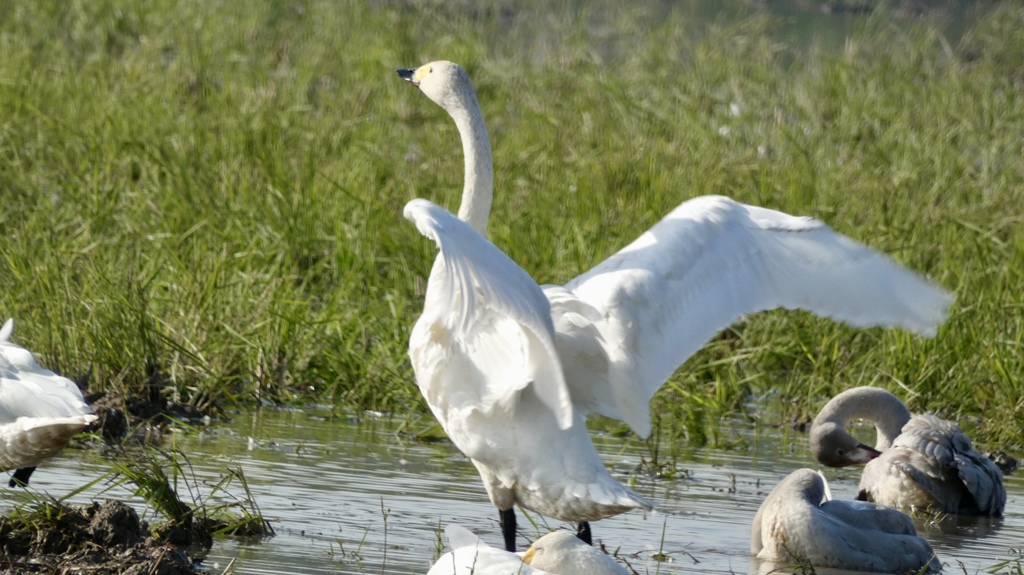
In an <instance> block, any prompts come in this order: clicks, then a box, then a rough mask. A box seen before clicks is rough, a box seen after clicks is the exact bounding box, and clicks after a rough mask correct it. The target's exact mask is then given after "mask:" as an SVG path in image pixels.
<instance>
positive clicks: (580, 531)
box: [576, 521, 594, 545]
mask: <svg viewBox="0 0 1024 575" xmlns="http://www.w3.org/2000/svg"><path fill="white" fill-rule="evenodd" d="M576 537H579V538H580V541H583V542H584V543H586V544H587V545H593V544H594V538H593V537H591V536H590V522H588V521H580V524H579V526H578V527H577V528H576Z"/></svg>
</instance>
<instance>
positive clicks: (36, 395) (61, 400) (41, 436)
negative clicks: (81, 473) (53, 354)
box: [0, 319, 96, 487]
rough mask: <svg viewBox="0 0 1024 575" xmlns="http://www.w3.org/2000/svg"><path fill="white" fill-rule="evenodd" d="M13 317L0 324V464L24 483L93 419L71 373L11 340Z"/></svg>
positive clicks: (14, 480)
mask: <svg viewBox="0 0 1024 575" xmlns="http://www.w3.org/2000/svg"><path fill="white" fill-rule="evenodd" d="M12 331H14V320H13V319H9V320H7V323H5V324H4V326H3V328H0V470H3V471H11V470H15V471H14V474H13V475H12V477H11V480H10V486H11V487H15V486H17V485H23V486H24V485H28V480H29V477H30V476H31V475H32V472H33V471H35V469H36V466H37V465H39V464H40V463H42V462H44V461H46V460H47V459H50V458H51V457H53V456H54V455H56V454H57V452H59V451H60V450H61V449H64V446H66V445H67V444H68V442H69V441H71V438H72V437H74V436H75V434H76V433H78V432H79V431H82V429H83V428H85V426H86V425H88V424H89V423H91V422H93V421H95V420H96V416H95V415H93V413H92V409H91V408H90V407H89V405H88V404H86V403H85V400H84V399H83V398H82V392H81V391H79V390H78V386H77V385H75V384H74V382H72V381H71V380H70V379H67V378H65V377H61V376H59V375H57V374H55V373H53V372H52V371H50V370H48V369H43V368H42V367H40V366H39V364H38V363H36V360H35V358H34V357H32V352H30V351H28V350H27V349H25V348H23V347H21V346H19V345H16V344H14V343H11V341H10V338H11V332H12Z"/></svg>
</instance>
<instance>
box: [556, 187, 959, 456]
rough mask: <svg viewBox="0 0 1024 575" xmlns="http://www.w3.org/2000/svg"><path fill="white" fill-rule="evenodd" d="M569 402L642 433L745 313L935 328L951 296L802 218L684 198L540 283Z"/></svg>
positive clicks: (710, 198)
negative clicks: (672, 384) (600, 258)
mask: <svg viewBox="0 0 1024 575" xmlns="http://www.w3.org/2000/svg"><path fill="white" fill-rule="evenodd" d="M544 289H545V292H546V294H547V295H548V297H549V299H550V300H551V303H552V315H553V317H554V320H555V325H556V343H557V346H558V349H559V353H560V354H561V359H562V361H563V363H564V364H565V365H566V373H567V383H568V385H569V388H570V390H571V393H572V395H573V399H574V401H575V405H576V407H577V408H582V409H584V410H587V411H596V412H599V413H602V414H603V415H607V416H609V417H612V418H615V419H620V420H622V421H625V422H626V423H628V424H629V425H630V427H632V428H633V430H634V431H636V432H637V433H638V434H640V435H641V436H647V435H648V434H649V433H650V429H651V422H650V406H649V404H650V400H651V397H652V396H653V395H654V393H655V392H656V391H657V390H658V388H659V387H661V385H662V384H663V383H664V382H665V380H666V379H668V377H669V376H670V375H672V373H673V372H674V371H675V370H676V369H677V368H678V367H679V366H680V365H682V363H683V362H685V361H686V359H687V358H689V357H690V356H691V355H693V354H694V353H695V352H696V351H697V350H699V349H700V348H701V347H703V346H704V344H705V343H706V342H707V341H708V340H709V339H711V338H712V337H713V336H714V335H715V334H716V333H717V332H718V331H720V330H722V329H724V328H725V327H727V326H729V325H730V324H732V323H733V322H735V321H736V320H737V319H738V318H740V317H741V316H743V315H745V314H749V313H753V312H757V311H763V310H769V309H774V308H778V307H783V308H790V309H804V310H808V311H810V312H812V313H814V314H817V315H820V316H825V317H829V318H833V319H836V320H840V321H843V322H846V323H848V324H850V325H853V326H856V327H865V326H900V327H903V328H906V329H909V330H911V331H915V332H919V333H922V334H924V335H929V336H930V335H934V334H935V331H936V328H937V326H938V325H940V324H941V323H942V322H943V321H945V318H946V314H947V309H948V307H949V305H950V303H951V302H952V296H951V295H950V294H949V293H948V292H947V291H945V290H943V289H942V288H940V287H938V286H936V285H934V284H932V283H931V282H929V281H928V280H926V279H924V278H922V277H920V276H918V275H917V274H915V273H914V272H912V271H909V270H907V269H905V268H903V267H901V266H900V265H899V264H897V263H896V262H895V261H893V260H892V259H891V258H889V257H888V256H886V255H884V254H881V253H879V252H877V251H875V250H873V249H871V248H868V247H866V246H864V245H862V244H860V243H858V242H856V241H854V240H852V239H850V238H847V237H845V236H843V235H841V234H838V233H836V232H834V231H832V230H831V229H830V228H829V227H828V226H826V225H825V224H824V223H822V222H820V221H818V220H815V219H813V218H807V217H794V216H790V215H787V214H784V213H781V212H776V211H772V210H768V209H764V208H757V207H753V206H747V205H744V204H740V203H737V202H735V201H733V200H730V199H729V198H725V197H720V196H705V197H700V198H696V199H693V200H690V201H687V202H684V203H683V204H681V205H680V206H679V207H677V208H676V209H675V210H673V211H672V212H671V213H670V214H668V216H666V217H665V218H664V219H663V220H662V221H661V222H659V223H658V224H657V225H655V226H654V227H652V228H651V229H650V230H649V231H647V232H646V233H644V234H643V235H641V236H640V237H639V238H638V239H637V240H636V241H634V242H633V243H632V244H630V245H629V246H627V247H626V248H624V249H623V250H621V251H619V252H618V253H616V254H615V255H613V256H612V257H610V258H608V259H607V260H605V261H604V262H602V263H600V264H598V265H597V266H596V267H594V268H593V269H591V270H590V271H588V272H586V273H584V274H583V275H581V276H579V277H578V278H576V279H574V280H572V281H571V282H570V283H569V284H567V285H566V286H565V287H564V288H560V287H557V286H545V288H544Z"/></svg>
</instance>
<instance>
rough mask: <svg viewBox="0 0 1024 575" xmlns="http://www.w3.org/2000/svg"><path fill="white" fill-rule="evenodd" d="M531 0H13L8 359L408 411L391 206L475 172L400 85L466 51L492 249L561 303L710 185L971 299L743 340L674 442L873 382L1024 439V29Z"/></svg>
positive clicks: (415, 290)
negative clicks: (757, 405) (877, 326)
mask: <svg viewBox="0 0 1024 575" xmlns="http://www.w3.org/2000/svg"><path fill="white" fill-rule="evenodd" d="M534 4H536V3H535V2H531V1H530V0H523V1H521V2H516V1H509V2H501V3H494V4H492V5H490V6H489V7H478V6H477V5H475V4H466V3H461V2H456V3H441V2H437V3H434V2H422V3H404V2H328V1H318V0H305V1H303V0H295V1H288V2H262V3H232V2H198V3H195V2H191V3H190V2H169V1H168V2H156V3H153V2H143V1H142V0H129V1H127V2H118V3H114V2H107V1H100V2H59V1H56V0H53V1H50V0H47V1H40V2H32V3H24V2H13V1H9V0H8V1H5V0H0V11H2V12H3V13H4V14H6V16H5V17H4V18H3V19H2V21H0V53H2V54H3V55H4V56H3V58H0V194H2V197H3V198H4V201H3V210H2V211H0V226H2V228H3V229H4V231H5V233H4V241H3V242H0V312H2V314H3V315H4V316H14V317H16V318H17V319H18V320H19V322H20V323H19V337H18V341H19V343H21V344H24V345H25V346H26V347H29V348H31V349H33V350H35V351H36V352H37V355H38V356H39V359H40V362H41V363H43V364H44V365H47V366H48V367H51V368H53V369H55V370H57V371H60V372H62V373H64V374H67V375H69V376H76V375H82V374H86V373H89V374H90V377H89V381H88V386H89V388H90V390H91V391H94V392H96V391H110V392H115V393H119V394H123V395H125V396H142V397H156V398H158V399H165V400H169V401H174V402H180V403H187V404H192V405H195V406H197V407H199V408H200V409H202V410H205V411H209V410H211V409H214V408H215V407H216V406H222V405H228V404H232V403H248V402H253V401H256V400H270V401H278V402H295V401H304V400H316V401H331V402H335V403H337V404H342V405H347V406H354V407H359V408H364V409H374V410H381V411H391V412H399V413H405V412H408V411H410V410H418V409H420V407H421V403H420V401H421V400H420V398H419V395H418V392H417V390H416V389H415V386H414V385H413V383H412V376H411V369H410V367H409V365H408V362H407V360H406V355H405V353H406V345H407V338H408V330H409V329H410V327H411V325H412V324H413V322H414V321H415V319H416V317H417V316H418V314H419V310H420V308H421V306H422V295H423V293H422V292H423V289H424V286H425V278H426V275H427V272H428V270H429V267H430V265H431V263H432V262H433V258H434V247H433V246H431V245H429V243H428V242H426V241H424V240H423V239H422V238H420V237H419V236H418V234H417V233H416V232H415V230H414V229H412V226H410V225H408V224H407V223H406V222H405V221H404V220H402V219H401V214H400V212H401V207H402V206H403V205H404V203H405V202H406V201H408V200H409V199H411V198H413V197H427V198H430V199H433V200H435V201H437V202H439V203H442V204H444V205H446V206H448V207H449V208H452V209H454V208H455V206H456V205H457V203H458V195H459V193H460V191H461V183H462V157H461V148H460V146H459V141H458V136H457V134H456V132H455V128H454V126H453V125H452V123H451V121H450V119H449V118H448V117H447V116H445V115H444V113H443V112H442V111H441V110H440V109H438V108H437V107H436V106H434V105H433V104H432V103H430V102H429V101H428V100H426V99H425V98H424V97H422V95H421V94H418V93H417V92H416V90H414V89H411V88H410V87H409V86H408V85H407V84H406V83H404V82H402V81H401V80H399V79H398V78H397V77H395V75H394V69H395V68H397V67H405V66H415V65H418V64H421V63H423V62H426V61H428V60H433V59H449V60H454V61H457V62H459V63H461V64H462V65H463V66H464V67H466V68H467V70H468V71H469V73H470V76H471V77H472V78H473V80H474V82H475V84H476V87H477V90H478V93H479V96H480V101H481V104H482V106H483V108H484V114H485V117H486V119H487V122H488V128H489V130H490V132H491V136H492V143H493V145H494V155H495V173H496V180H495V188H496V198H495V206H494V212H493V218H492V220H491V223H490V230H491V231H490V233H491V238H492V239H493V240H494V241H495V243H496V244H497V245H498V246H499V247H501V248H502V249H504V250H505V251H506V252H508V253H509V255H511V256H512V258H513V259H515V260H516V261H517V262H519V263H520V265H522V266H523V267H524V268H525V269H526V270H527V271H529V272H530V273H531V274H532V275H533V276H534V277H535V278H536V279H537V280H538V281H539V282H541V283H563V282H564V281H566V280H567V279H569V278H571V277H574V276H575V275H576V274H578V273H580V272H582V271H584V270H586V269H588V267H589V266H591V265H593V264H594V263H596V262H598V261H600V260H602V259H603V258H605V257H607V256H608V255H610V254H611V253H613V252H614V251H615V250H617V249H618V248H620V247H622V246H624V245H625V244H626V243H628V242H629V241H631V240H632V239H633V238H635V237H636V236H637V235H639V234H640V233H641V232H642V231H643V230H645V229H646V228H648V227H649V226H650V225H652V224H653V223H654V222H656V221H657V220H658V219H659V218H660V217H661V216H662V215H664V214H665V213H667V212H668V211H669V210H671V208H672V207H674V206H675V205H677V204H678V203H680V202H681V201H683V200H685V199H688V198H691V197H693V196H697V195H702V194H724V195H729V196H731V197H733V198H735V199H737V200H739V201H742V202H746V203H752V204H757V205H762V206H766V207H770V208H773V209H778V210H782V211H786V212H789V213H793V214H804V215H810V216H814V217H817V218H819V219H822V220H823V221H825V222H826V223H828V224H829V225H830V226H832V227H833V228H835V229H836V230H838V231H840V232H842V233H845V234H847V235H849V236H852V237H854V238H857V239H859V240H861V241H863V242H864V243H867V244H869V245H871V246H873V247H875V248H877V249H879V250H882V251H884V252H886V253H889V254H892V255H893V256H894V257H895V258H897V259H898V260H900V261H901V262H903V263H905V264H906V265H908V266H910V267H912V268H914V269H917V270H919V271H921V272H922V273H924V274H926V275H928V276H929V277H931V278H933V279H934V280H936V281H937V282H939V283H941V284H942V285H944V286H946V287H947V288H949V289H951V290H954V291H955V292H956V294H957V301H956V303H955V304H954V307H953V309H952V313H951V318H950V321H949V322H948V324H947V325H946V326H944V327H943V328H942V330H941V331H940V333H939V335H938V337H936V338H935V339H933V340H925V339H922V338H919V337H916V336H913V335H911V334H908V333H905V332H900V331H885V330H867V331H861V330H853V329H849V328H846V327H844V326H841V325H837V324H834V323H831V322H829V321H825V320H820V319H816V318H812V317H810V316H808V315H806V314H803V313H800V312H772V313H766V314H759V315H757V316H753V317H750V318H747V319H745V320H744V321H741V322H739V323H737V324H736V325H734V326H733V327H731V328H729V329H728V330H726V331H725V332H723V333H722V334H721V335H720V336H719V337H717V338H715V340H714V341H712V342H711V343H709V345H708V346H707V347H706V348H705V349H704V350H703V351H701V352H700V353H698V354H697V355H696V356H695V357H693V358H692V359H691V360H690V361H689V362H688V363H687V364H686V365H685V366H684V367H683V369H681V370H680V373H679V374H677V375H676V376H675V377H674V378H673V379H672V380H671V381H670V383H669V384H668V385H666V386H665V388H664V389H663V391H662V392H661V393H660V395H659V396H658V397H657V399H656V402H658V403H659V409H658V411H660V412H661V413H662V416H661V419H660V421H661V425H662V426H663V429H662V431H661V433H662V438H663V439H667V438H672V437H675V436H681V435H685V436H686V437H688V438H690V439H691V440H700V441H704V440H709V439H710V440H713V439H714V437H715V431H714V427H715V426H716V425H717V422H718V420H719V419H720V418H721V417H722V416H723V415H725V414H728V413H735V412H740V413H746V412H747V411H748V408H747V402H748V401H749V398H750V397H752V396H753V397H767V398H768V399H769V401H773V402H776V403H777V404H778V405H780V406H781V407H782V408H783V410H782V413H783V414H784V419H786V420H792V421H797V422H799V421H806V420H808V419H809V417H810V416H811V415H812V414H813V413H814V412H815V411H816V410H817V409H818V408H819V407H820V406H821V405H822V403H823V402H824V401H825V399H826V398H827V397H828V396H830V395H831V394H833V393H835V392H837V391H838V390H841V389H844V388H847V387H850V386H853V385H862V384H874V385H880V386H884V387H887V388H889V389H892V390H893V391H895V392H896V393H897V394H898V395H900V396H901V397H902V398H903V399H904V400H905V401H906V402H907V404H908V406H909V407H910V408H911V409H912V410H914V411H938V412H940V413H941V414H943V415H944V416H947V417H951V418H957V419H959V420H960V421H961V423H962V424H963V425H964V426H965V427H966V428H967V429H968V430H969V431H970V432H971V433H972V435H973V436H974V437H976V438H977V439H979V440H981V441H984V442H992V443H1002V444H1006V443H1010V444H1011V445H1012V446H1013V447H1016V448H1019V442H1020V437H1021V434H1022V433H1024V420H1022V419H1021V418H1019V417H1014V416H1013V414H1014V413H1015V412H1016V411H1017V410H1018V409H1019V408H1021V407H1022V402H1024V399H1022V398H1024V383H1022V377H1024V353H1022V351H1024V350H1022V345H1024V335H1022V334H1024V329H1022V327H1024V325H1022V324H1024V309H1022V308H1024V304H1022V301H1024V300H1022V297H1021V294H1022V293H1024V225H1022V219H1024V216H1022V213H1021V198H1022V192H1024V141H1022V139H1021V133H1022V132H1024V73H1022V71H1021V68H1020V64H1019V63H1020V62H1021V61H1024V9H1022V8H1021V7H1020V6H1018V5H1016V4H1014V3H1005V4H1002V5H1001V6H1000V7H998V8H996V9H994V10H993V11H992V12H991V13H990V14H987V15H984V16H983V17H981V18H980V20H979V21H977V22H976V23H974V24H972V25H971V27H970V28H969V30H968V31H967V32H966V33H965V34H964V35H963V36H962V37H961V36H960V34H959V33H957V34H956V35H955V36H950V35H948V34H946V33H944V32H942V31H941V30H940V29H939V28H937V27H935V26H934V25H932V24H929V23H928V22H927V21H924V20H922V21H911V20H902V21H900V25H898V26H897V25H893V21H892V20H891V17H890V16H889V15H888V13H886V12H884V11H880V12H879V13H876V14H873V15H868V16H863V17H860V18H859V19H858V22H859V24H858V25H857V28H856V30H854V32H853V33H852V35H851V36H850V38H849V39H848V40H847V41H846V43H845V45H844V46H842V47H835V46H825V45H821V44H818V43H815V42H811V43H809V44H807V43H804V44H800V45H798V44H792V43H787V39H786V37H785V35H783V34H779V33H778V28H779V26H780V24H779V22H778V21H776V20H774V19H772V18H771V17H770V16H766V15H763V14H761V13H759V12H756V11H752V12H751V15H750V16H749V17H747V18H744V19H740V20H738V23H736V24H727V23H718V24H712V25H704V24H701V25H696V24H694V23H692V22H691V20H690V18H689V14H687V12H686V10H685V9H683V8H681V7H677V8H675V9H674V8H673V7H672V6H671V5H669V4H670V3H652V5H650V6H646V7H637V6H630V7H628V8H627V7H625V6H619V5H618V4H608V5H605V4H604V3H595V5H594V6H593V8H591V9H589V10H588V9H566V11H565V12H564V13H560V12H559V9H558V8H551V9H550V11H551V14H552V16H551V17H550V18H546V19H543V21H542V22H539V21H529V20H528V18H529V16H528V15H529V14H530V11H531V10H532V9H533V8H535V7H536V6H535V5H534ZM681 6H685V4H682V5H681ZM751 10H752V9H751ZM749 416H750V417H757V413H756V412H755V411H753V410H751V412H750V413H749ZM976 416H977V417H976Z"/></svg>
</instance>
